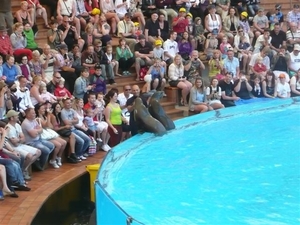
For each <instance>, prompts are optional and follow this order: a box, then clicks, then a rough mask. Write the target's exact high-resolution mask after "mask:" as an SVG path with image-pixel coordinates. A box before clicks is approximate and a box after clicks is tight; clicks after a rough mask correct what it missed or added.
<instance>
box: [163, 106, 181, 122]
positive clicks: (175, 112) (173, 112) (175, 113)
mask: <svg viewBox="0 0 300 225" xmlns="http://www.w3.org/2000/svg"><path fill="white" fill-rule="evenodd" d="M165 112H166V114H167V115H168V116H169V117H170V118H171V119H173V118H182V117H184V114H183V113H184V110H181V109H175V108H174V109H170V110H167V111H165Z"/></svg>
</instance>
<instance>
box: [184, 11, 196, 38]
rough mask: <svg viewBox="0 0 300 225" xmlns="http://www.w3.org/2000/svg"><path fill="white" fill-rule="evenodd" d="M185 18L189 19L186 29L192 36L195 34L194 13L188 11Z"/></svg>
mask: <svg viewBox="0 0 300 225" xmlns="http://www.w3.org/2000/svg"><path fill="white" fill-rule="evenodd" d="M185 18H186V19H187V20H188V22H189V23H188V26H187V27H186V31H187V32H188V33H189V35H190V37H191V35H193V34H194V21H193V15H192V14H191V13H187V14H186V16H185Z"/></svg>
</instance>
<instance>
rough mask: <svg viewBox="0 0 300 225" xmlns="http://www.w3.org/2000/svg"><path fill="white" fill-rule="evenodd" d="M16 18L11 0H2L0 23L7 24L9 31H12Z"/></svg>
mask: <svg viewBox="0 0 300 225" xmlns="http://www.w3.org/2000/svg"><path fill="white" fill-rule="evenodd" d="M13 21H14V18H13V16H12V13H11V0H2V1H1V8H0V24H1V25H5V24H7V26H8V28H9V33H11V29H12V25H13Z"/></svg>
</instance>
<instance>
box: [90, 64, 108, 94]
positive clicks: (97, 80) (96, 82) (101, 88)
mask: <svg viewBox="0 0 300 225" xmlns="http://www.w3.org/2000/svg"><path fill="white" fill-rule="evenodd" d="M89 81H90V85H93V87H94V88H93V92H95V93H99V92H102V93H104V94H105V93H106V82H105V78H104V76H103V75H102V69H101V66H100V64H98V63H97V64H96V65H95V73H94V74H93V75H91V76H90V78H89Z"/></svg>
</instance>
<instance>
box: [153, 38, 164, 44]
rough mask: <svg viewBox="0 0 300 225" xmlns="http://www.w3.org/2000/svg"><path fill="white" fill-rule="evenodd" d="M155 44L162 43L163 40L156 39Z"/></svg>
mask: <svg viewBox="0 0 300 225" xmlns="http://www.w3.org/2000/svg"><path fill="white" fill-rule="evenodd" d="M154 44H155V45H162V41H161V40H159V39H158V40H156V41H155V42H154Z"/></svg>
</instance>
